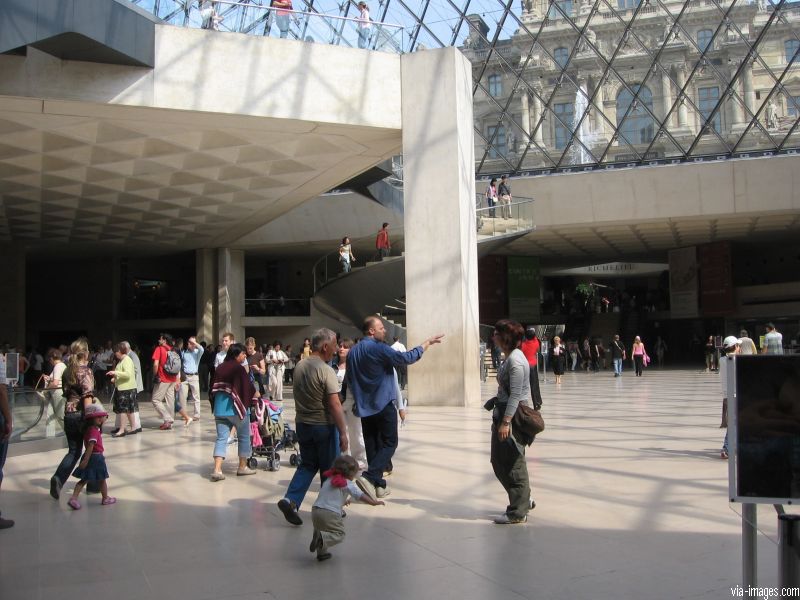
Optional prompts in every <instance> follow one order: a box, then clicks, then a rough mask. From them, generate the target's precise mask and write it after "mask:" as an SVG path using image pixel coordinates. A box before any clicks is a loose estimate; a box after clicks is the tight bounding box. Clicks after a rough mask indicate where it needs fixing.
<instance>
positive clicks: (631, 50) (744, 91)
mask: <svg viewBox="0 0 800 600" xmlns="http://www.w3.org/2000/svg"><path fill="white" fill-rule="evenodd" d="M613 4H614V5H615V7H614V8H612V6H611V3H605V2H597V3H595V2H592V1H591V0H583V1H580V0H576V1H575V2H572V1H570V0H560V1H559V2H550V3H548V2H547V1H546V0H524V2H523V5H522V13H521V19H520V26H519V28H518V29H517V30H516V31H515V32H514V34H513V35H512V36H510V38H509V39H506V40H499V41H497V43H496V44H495V46H494V48H491V44H490V42H491V40H492V35H493V34H492V32H491V31H490V28H489V27H488V26H487V25H486V23H485V21H484V20H483V19H482V18H481V17H480V16H478V15H470V17H469V20H470V24H471V34H470V36H469V37H468V38H467V40H466V42H465V44H464V46H463V51H464V53H465V54H466V55H467V57H468V58H469V59H470V60H471V62H472V63H473V66H474V72H473V76H474V80H475V82H476V91H475V94H474V117H475V129H476V161H477V163H478V171H479V172H482V173H492V172H521V171H522V172H524V171H526V170H548V169H565V168H575V166H576V165H592V166H596V165H599V164H614V165H620V164H622V165H626V164H649V163H653V162H655V163H656V164H657V163H659V162H670V161H676V160H681V161H683V160H692V159H695V158H700V157H702V158H705V157H716V156H720V157H722V156H724V157H731V156H743V155H744V156H746V155H747V154H748V153H752V152H759V153H763V152H776V153H777V152H791V151H793V148H795V147H797V146H798V145H800V144H798V141H799V140H800V136H798V134H797V123H798V115H799V114H800V77H798V75H800V73H798V63H797V56H796V55H797V53H798V50H799V49H800V36H798V23H800V5H798V4H796V3H793V4H784V5H781V6H779V5H777V3H776V5H773V4H771V3H770V2H768V1H760V2H757V3H744V2H731V1H721V2H719V1H717V0H690V1H688V2H657V1H654V0H648V1H647V2H645V3H643V4H641V5H640V4H639V3H638V2H637V0H617V1H616V2H615V3H613Z"/></svg>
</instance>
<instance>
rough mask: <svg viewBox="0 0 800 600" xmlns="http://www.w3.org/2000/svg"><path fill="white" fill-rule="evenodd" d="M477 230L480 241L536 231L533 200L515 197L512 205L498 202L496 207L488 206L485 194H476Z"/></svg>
mask: <svg viewBox="0 0 800 600" xmlns="http://www.w3.org/2000/svg"><path fill="white" fill-rule="evenodd" d="M476 206H478V207H479V208H477V209H476V210H475V229H476V231H477V232H478V239H479V240H482V239H486V238H488V237H495V236H503V235H512V234H515V233H523V232H527V231H531V230H533V229H535V225H534V220H533V218H534V214H533V207H534V202H533V198H521V197H514V199H513V201H512V202H511V203H510V204H507V205H503V204H502V203H500V202H498V203H497V205H496V206H493V207H490V206H487V205H486V196H485V194H476Z"/></svg>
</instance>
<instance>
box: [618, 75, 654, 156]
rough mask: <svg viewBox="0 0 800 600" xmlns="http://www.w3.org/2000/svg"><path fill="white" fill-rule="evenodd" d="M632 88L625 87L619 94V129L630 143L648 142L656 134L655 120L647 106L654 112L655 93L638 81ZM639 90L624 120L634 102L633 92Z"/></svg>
mask: <svg viewBox="0 0 800 600" xmlns="http://www.w3.org/2000/svg"><path fill="white" fill-rule="evenodd" d="M630 90H631V91H628V89H627V88H623V89H622V91H621V92H620V93H619V95H618V96H617V131H618V132H619V134H620V135H621V136H623V137H624V138H625V139H626V140H627V141H628V143H630V144H648V143H650V142H652V141H653V136H654V135H655V122H654V121H653V117H651V116H650V113H648V112H647V110H646V109H645V107H647V108H648V109H650V111H651V112H652V110H653V94H652V92H651V91H650V89H649V88H648V87H647V86H644V85H640V84H638V83H635V84H632V85H631V86H630ZM637 90H638V92H639V96H638V98H637V99H636V103H635V104H634V106H633V108H632V109H631V111H630V112H629V113H628V116H627V117H626V118H625V120H624V121H622V119H623V117H625V113H626V112H628V107H629V106H630V105H631V103H632V102H633V94H635V93H636V92H637ZM631 92H633V93H631Z"/></svg>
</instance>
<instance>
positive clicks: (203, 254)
mask: <svg viewBox="0 0 800 600" xmlns="http://www.w3.org/2000/svg"><path fill="white" fill-rule="evenodd" d="M195 289H196V294H195V296H196V298H197V310H196V313H195V314H196V315H197V317H196V319H197V340H198V341H200V342H202V341H203V340H205V341H206V342H208V343H209V344H215V343H217V340H219V331H218V330H217V329H216V328H215V325H216V322H217V318H216V314H215V313H216V307H217V302H216V301H217V253H216V251H215V250H213V249H212V248H203V249H201V250H196V251H195Z"/></svg>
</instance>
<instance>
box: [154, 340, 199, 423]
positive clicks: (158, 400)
mask: <svg viewBox="0 0 800 600" xmlns="http://www.w3.org/2000/svg"><path fill="white" fill-rule="evenodd" d="M172 344H173V340H172V336H171V335H170V334H168V333H162V334H161V335H159V337H158V346H157V347H156V349H155V351H153V373H154V374H155V383H154V384H153V394H152V396H151V400H152V402H153V408H155V409H156V412H157V413H158V416H159V417H160V418H161V419H162V420H163V421H164V422H163V423H161V426H160V427H159V429H161V430H162V431H166V430H167V429H172V423H173V421H174V420H175V419H174V417H173V416H172V415H170V413H169V409H168V407H170V406H174V405H175V392H176V391H177V388H179V387H180V373H181V357H180V355H179V354H178V353H177V352H175V351H174V350H173V349H172ZM165 403H166V407H165V406H164V404H165ZM180 415H181V416H182V417H183V420H184V423H186V424H188V423H191V421H192V419H191V418H190V417H189V416H188V415H187V414H186V411H185V410H184V409H183V408H181V410H180Z"/></svg>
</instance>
